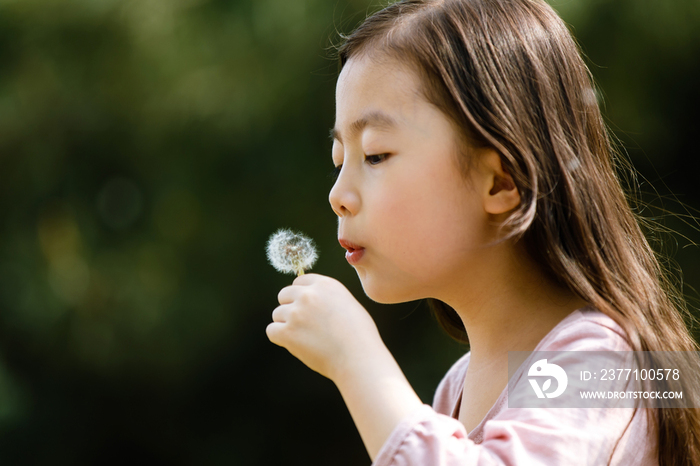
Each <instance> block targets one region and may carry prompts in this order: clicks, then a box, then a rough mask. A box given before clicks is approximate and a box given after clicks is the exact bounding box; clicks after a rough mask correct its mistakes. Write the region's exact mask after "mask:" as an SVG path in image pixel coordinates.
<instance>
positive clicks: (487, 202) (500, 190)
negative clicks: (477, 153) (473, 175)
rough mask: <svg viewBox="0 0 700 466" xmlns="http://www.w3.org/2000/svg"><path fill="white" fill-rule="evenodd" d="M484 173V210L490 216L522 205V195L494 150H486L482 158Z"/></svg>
mask: <svg viewBox="0 0 700 466" xmlns="http://www.w3.org/2000/svg"><path fill="white" fill-rule="evenodd" d="M481 162H482V170H483V171H482V173H483V174H484V175H485V177H486V178H485V179H484V181H485V184H484V185H483V186H484V189H485V190H486V192H485V193H484V195H485V196H484V209H485V210H486V212H488V213H489V214H493V215H498V214H503V213H506V212H509V211H511V210H513V209H515V208H516V207H517V206H518V205H520V193H519V192H518V188H517V187H516V186H515V182H513V177H511V176H510V173H508V172H507V171H506V170H505V168H504V167H503V162H502V161H501V157H500V156H499V155H498V152H496V151H495V150H494V149H486V150H485V152H484V153H483V154H482V156H481Z"/></svg>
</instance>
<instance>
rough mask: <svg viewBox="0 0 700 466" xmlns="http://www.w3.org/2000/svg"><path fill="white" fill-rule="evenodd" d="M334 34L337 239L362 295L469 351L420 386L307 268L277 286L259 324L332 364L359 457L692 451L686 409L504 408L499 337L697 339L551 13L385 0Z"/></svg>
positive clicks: (447, 461)
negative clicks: (348, 30)
mask: <svg viewBox="0 0 700 466" xmlns="http://www.w3.org/2000/svg"><path fill="white" fill-rule="evenodd" d="M343 38H344V43H343V44H342V45H341V46H340V48H339V58H340V69H341V71H340V75H339V78H338V82H337V88H336V125H335V128H334V129H333V130H332V136H333V138H334V143H333V151H332V158H333V162H334V164H335V166H336V167H337V173H338V177H337V180H336V182H335V185H334V186H333V188H332V190H331V193H330V203H331V206H332V208H333V211H334V212H335V214H336V215H337V216H338V239H339V242H340V245H341V246H342V247H343V248H345V249H346V250H347V252H346V258H347V260H348V262H349V263H350V264H351V265H352V266H353V267H354V268H355V270H356V271H357V274H358V276H359V278H360V280H361V282H362V286H363V288H364V291H365V293H366V294H367V295H368V296H369V297H370V298H371V299H373V300H375V301H377V302H381V303H397V302H404V301H411V300H416V299H423V298H428V299H430V300H431V303H432V306H433V311H434V313H435V315H436V317H437V318H438V320H439V322H440V323H441V324H442V325H443V327H444V328H445V329H446V330H447V332H448V333H449V334H450V335H451V336H453V337H455V338H457V339H459V340H461V341H468V342H469V345H470V351H469V353H467V354H466V355H464V356H463V357H462V358H460V359H459V360H458V361H457V362H456V363H455V364H454V365H453V367H452V368H451V369H450V370H449V371H448V373H447V374H446V376H445V377H444V379H443V380H442V382H441V383H440V385H439V386H438V388H437V391H436V393H435V399H434V402H433V405H432V406H429V405H426V404H423V403H422V402H421V400H420V399H419V398H418V396H417V395H416V394H415V392H414V391H413V389H412V388H411V386H410V385H409V383H408V382H407V380H406V379H405V377H404V375H403V373H402V372H401V370H400V368H399V367H398V365H397V364H396V362H395V360H394V359H393V357H392V355H391V354H390V353H389V351H388V350H387V348H386V347H385V345H384V344H383V342H382V340H381V338H380V336H379V333H378V331H377V328H376V325H375V324H374V322H373V320H372V319H371V317H370V316H369V314H368V313H367V312H366V311H365V309H364V308H362V306H361V305H360V304H359V303H358V302H357V301H356V300H355V299H354V298H353V297H352V296H351V294H350V293H349V292H348V291H347V289H346V288H345V287H344V286H343V285H342V284H340V283H339V282H337V281H335V280H333V279H331V278H328V277H324V276H320V275H316V274H308V275H303V276H301V277H299V278H297V279H296V280H294V283H293V285H292V286H289V287H286V288H284V289H282V290H281V291H280V293H279V296H278V299H279V302H280V306H279V307H277V308H276V309H275V310H274V311H273V313H272V320H273V322H272V323H271V324H270V325H269V326H268V327H267V335H268V337H269V339H270V341H272V342H273V343H275V344H277V345H280V346H283V347H285V348H287V349H288V350H289V351H290V352H291V353H292V354H293V355H294V356H296V357H297V358H299V359H300V360H301V361H302V362H304V363H305V364H306V365H308V366H309V367H310V368H311V369H313V370H315V371H317V372H319V373H320V374H322V375H324V376H326V377H328V378H330V379H331V380H333V382H334V383H335V384H336V385H337V387H338V388H339V390H340V392H341V395H342V396H343V398H344V400H345V402H346V404H347V406H348V409H349V411H350V414H351V415H352V417H353V420H354V421H355V424H356V426H357V428H358V430H359V432H360V435H361V437H362V440H363V442H364V443H365V446H366V448H367V451H368V452H369V455H370V457H371V458H372V460H373V461H374V464H376V465H482V464H489V465H492V464H527V465H530V464H566V465H574V464H606V463H607V464H644V465H652V464H653V465H656V464H661V465H681V464H683V465H685V464H698V462H699V461H700V439H699V438H698V435H699V433H700V419H699V417H698V414H697V411H696V410H693V409H655V410H653V409H646V408H645V409H634V410H631V409H630V410H627V409H602V410H592V409H574V408H567V409H510V408H508V404H507V398H508V396H507V390H506V385H507V382H508V374H507V365H508V352H509V351H533V350H535V349H537V350H542V351H544V350H548V351H567V350H575V351H584V350H588V351H631V350H635V351H660V350H670V351H696V350H698V347H697V345H696V343H695V342H694V341H693V339H692V337H691V336H690V334H689V332H688V331H687V328H686V326H685V323H684V321H683V316H682V314H681V311H682V312H685V313H686V314H687V310H686V309H685V307H684V304H683V301H682V299H681V297H680V294H679V293H678V292H677V291H674V290H673V287H672V284H671V283H670V282H669V280H668V278H667V277H666V275H665V274H664V272H663V270H662V269H661V267H660V265H659V262H658V261H657V259H656V257H655V254H654V252H653V251H652V249H651V248H650V246H649V244H648V243H647V241H646V240H645V238H644V235H643V233H642V231H641V229H640V226H639V224H638V219H637V218H636V217H635V215H634V214H633V212H632V211H631V209H630V207H629V206H628V203H627V201H626V198H625V194H624V192H623V190H622V188H621V186H620V184H619V182H618V180H617V178H616V176H615V172H614V169H613V166H614V163H615V161H614V160H613V158H612V156H613V155H614V154H613V150H612V147H611V143H610V139H609V136H608V134H607V132H606V129H605V127H604V123H603V120H602V118H601V114H600V110H599V108H598V105H597V102H596V97H595V92H594V87H593V83H592V78H591V76H590V73H589V71H588V69H587V68H586V66H585V64H584V63H583V61H582V59H581V57H580V54H579V51H578V49H577V47H576V45H575V42H574V40H573V39H572V37H571V36H570V34H569V32H568V30H567V28H566V26H565V24H564V23H563V22H562V21H561V19H560V18H559V17H558V16H557V15H556V13H555V12H554V11H553V10H552V9H551V8H550V7H549V6H548V5H547V4H546V3H545V2H544V1H543V0H434V1H432V0H404V1H399V2H397V3H394V4H392V5H390V6H388V7H387V8H385V9H384V10H382V11H380V12H378V13H376V14H374V15H373V16H371V17H369V18H368V19H366V20H365V22H364V23H363V24H362V25H361V26H359V27H358V28H357V29H356V30H355V31H354V32H353V33H352V34H351V35H350V36H347V37H343ZM679 310H680V311H679ZM467 337H468V340H467Z"/></svg>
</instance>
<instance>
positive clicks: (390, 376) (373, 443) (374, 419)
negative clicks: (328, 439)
mask: <svg viewBox="0 0 700 466" xmlns="http://www.w3.org/2000/svg"><path fill="white" fill-rule="evenodd" d="M382 346H383V345H382ZM333 381H334V382H335V384H336V386H337V387H338V390H339V391H340V394H341V395H342V396H343V400H345V404H346V405H347V407H348V411H350V415H351V416H352V419H353V421H355V426H357V430H358V431H359V432H360V436H361V437H362V441H363V442H364V444H365V448H367V453H369V456H370V458H371V459H372V461H374V460H375V458H376V457H377V454H378V453H379V450H380V449H381V447H382V445H384V443H385V442H386V440H387V439H388V438H389V435H390V434H391V433H392V432H393V431H394V429H395V428H396V426H397V425H398V424H399V422H400V421H401V420H402V419H404V418H405V417H406V416H408V415H409V414H411V413H412V412H413V411H415V410H416V409H418V408H419V407H421V406H422V405H423V402H422V401H421V399H420V398H419V397H418V395H416V392H415V391H413V388H412V387H411V385H410V384H409V383H408V380H406V377H405V376H404V374H403V372H402V371H401V369H400V368H399V365H398V364H397V363H396V361H395V360H394V357H393V356H392V355H391V353H390V352H389V350H388V349H386V347H384V346H383V350H380V351H377V353H376V354H375V355H374V356H373V357H372V359H371V360H367V361H365V362H358V364H349V365H348V366H347V367H345V368H344V370H343V371H342V373H339V374H337V375H336V376H335V378H334V379H333Z"/></svg>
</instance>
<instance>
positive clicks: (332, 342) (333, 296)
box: [266, 274, 386, 381]
mask: <svg viewBox="0 0 700 466" xmlns="http://www.w3.org/2000/svg"><path fill="white" fill-rule="evenodd" d="M277 299H278V301H279V303H280V306H279V307H277V308H275V310H274V311H273V312H272V320H273V322H272V323H271V324H270V325H268V326H267V329H266V333H267V337H268V338H269V339H270V341H271V342H272V343H274V344H276V345H279V346H282V347H284V348H286V349H287V350H288V351H289V352H290V353H292V355H294V356H295V357H296V358H298V359H299V360H300V361H301V362H303V363H304V364H306V365H307V366H309V368H311V369H313V370H314V371H316V372H318V373H319V374H321V375H323V376H325V377H328V378H329V379H331V380H333V381H336V378H337V377H339V376H340V375H341V374H342V373H343V372H344V371H346V370H348V369H349V368H350V365H353V366H354V367H357V364H362V363H363V361H367V362H369V361H371V358H372V356H373V355H376V353H377V350H381V349H384V350H385V351H386V347H385V346H384V343H383V342H382V339H381V337H380V336H379V331H378V330H377V326H376V324H375V323H374V320H372V317H371V316H370V315H369V313H368V312H367V311H366V310H365V308H364V307H362V305H361V304H360V303H359V302H357V300H356V299H355V298H354V297H353V296H352V294H350V292H349V291H348V289H347V288H345V286H343V284H342V283H340V282H339V281H337V280H335V279H333V278H330V277H326V276H323V275H318V274H306V275H302V276H300V277H297V278H296V279H295V280H294V282H293V284H292V285H291V286H288V287H285V288H283V289H282V290H281V291H280V292H279V295H278V296H277Z"/></svg>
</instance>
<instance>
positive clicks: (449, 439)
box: [372, 306, 658, 466]
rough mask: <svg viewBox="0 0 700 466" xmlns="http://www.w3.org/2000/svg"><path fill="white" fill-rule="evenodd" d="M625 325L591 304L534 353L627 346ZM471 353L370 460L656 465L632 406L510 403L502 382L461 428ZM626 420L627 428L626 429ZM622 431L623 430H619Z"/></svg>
mask: <svg viewBox="0 0 700 466" xmlns="http://www.w3.org/2000/svg"><path fill="white" fill-rule="evenodd" d="M623 335H624V332H623V330H622V329H621V328H620V327H619V326H618V325H617V324H616V323H615V322H614V321H613V320H612V319H611V318H609V317H608V316H606V315H605V314H603V313H602V312H600V311H598V310H597V309H595V308H593V307H590V306H588V307H584V308H581V309H578V310H576V311H574V312H572V313H571V314H569V315H568V316H567V317H566V318H565V319H564V320H562V321H561V322H560V323H559V324H558V325H557V326H556V327H554V328H553V329H552V330H551V331H550V332H549V333H548V334H547V335H546V336H545V337H544V338H543V339H542V341H541V342H540V343H539V344H538V345H537V347H536V348H535V350H536V351H630V350H631V349H630V347H629V346H628V345H627V343H626V342H625V340H624V338H623ZM468 364H469V353H467V354H465V355H464V356H462V357H461V358H460V359H459V360H457V362H456V363H455V364H454V365H453V366H452V367H451V368H450V370H449V371H448V372H447V374H446V375H445V377H444V378H443V379H442V381H441V382H440V384H439V385H438V388H437V390H436V392H435V398H434V400H433V406H432V407H431V406H430V405H427V404H424V405H422V406H421V407H420V408H418V409H416V410H415V411H413V413H411V414H409V415H408V416H406V417H405V418H404V419H403V420H402V421H401V422H400V423H399V424H398V425H397V426H396V428H395V429H394V430H393V432H392V433H391V435H390V436H389V438H388V439H387V440H386V442H385V443H384V445H383V446H382V448H381V450H380V451H379V454H378V455H377V457H376V458H375V461H374V463H372V465H373V466H409V465H410V466H457V465H459V466H468V465H474V466H477V465H478V466H482V465H528V466H529V465H567V466H573V465H606V464H608V459H609V458H610V454H611V453H612V452H613V447H614V446H615V442H617V440H618V439H619V438H620V436H622V438H621V440H620V441H619V443H618V445H617V447H616V448H615V450H614V455H613V457H612V461H611V463H610V464H612V465H644V466H650V465H658V460H657V459H656V456H655V450H656V438H654V436H652V435H649V432H648V427H647V417H646V412H645V410H643V409H639V410H637V412H636V414H635V415H634V418H633V419H632V422H631V423H630V422H629V421H630V419H631V418H632V415H633V411H634V410H633V409H632V408H586V409H582V408H556V409H555V408H550V409H546V408H537V409H525V408H521V409H514V408H508V393H507V387H506V389H504V390H503V392H502V393H501V395H500V396H499V398H498V400H497V401H496V403H495V404H494V405H493V406H492V407H491V409H490V410H489V412H488V413H487V414H486V417H485V418H484V419H483V420H482V421H481V422H480V423H479V425H478V426H476V427H475V428H474V430H472V431H471V432H469V433H468V434H467V431H466V428H465V427H464V425H463V424H462V423H461V422H459V421H458V420H457V417H458V414H459V409H460V404H461V402H462V391H463V387H464V378H465V375H466V372H467V365H468ZM628 423H629V427H628V428H627V430H625V428H626V427H627V425H628ZM623 432H624V435H623Z"/></svg>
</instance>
